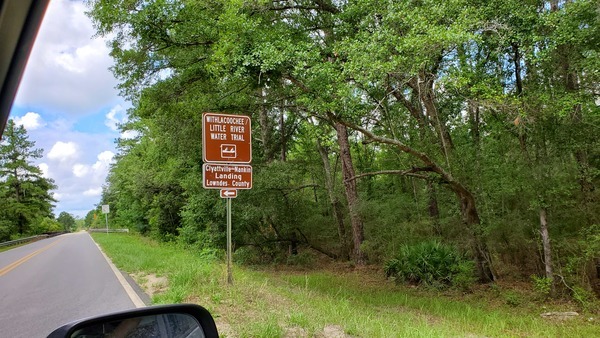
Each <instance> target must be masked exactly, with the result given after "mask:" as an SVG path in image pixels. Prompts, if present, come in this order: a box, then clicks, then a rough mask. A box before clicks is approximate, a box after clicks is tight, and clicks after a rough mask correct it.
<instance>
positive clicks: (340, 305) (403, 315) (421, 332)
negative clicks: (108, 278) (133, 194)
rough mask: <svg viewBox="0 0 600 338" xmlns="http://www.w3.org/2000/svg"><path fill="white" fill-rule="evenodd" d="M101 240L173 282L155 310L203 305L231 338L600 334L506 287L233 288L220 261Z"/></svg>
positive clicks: (118, 237)
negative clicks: (444, 290)
mask: <svg viewBox="0 0 600 338" xmlns="http://www.w3.org/2000/svg"><path fill="white" fill-rule="evenodd" d="M92 236H93V238H94V239H95V240H96V242H98V244H100V246H101V247H102V248H103V250H104V251H105V252H106V253H107V255H108V256H109V257H111V259H112V260H113V262H114V263H115V264H116V265H117V266H118V267H119V268H120V269H122V270H124V271H127V272H128V273H130V274H133V275H135V276H146V275H156V276H161V277H163V278H166V280H168V287H165V288H163V289H162V290H163V292H162V293H157V294H155V295H154V296H153V297H152V298H153V302H154V303H155V304H164V303H179V302H193V303H198V304H201V305H203V306H204V307H206V308H207V309H208V310H209V311H211V313H212V314H213V316H214V317H215V320H216V322H217V325H218V326H219V331H220V333H221V334H223V335H224V336H226V337H344V336H356V337H567V336H568V337H594V336H598V333H599V332H600V325H599V321H598V319H597V318H592V319H590V317H589V316H579V317H577V318H575V319H572V320H568V321H557V320H549V319H545V318H540V313H542V312H546V311H549V310H550V309H544V308H541V307H540V308H538V307H534V306H530V305H529V304H524V305H518V306H515V305H514V304H513V303H510V304H506V302H503V301H502V299H503V296H502V293H501V292H499V291H497V290H496V291H494V290H492V291H487V292H485V293H481V292H478V293H475V294H464V295H463V294H459V293H454V294H441V293H439V292H435V291H430V290H429V291H428V290H421V289H411V288H405V287H401V286H396V285H394V284H393V283H390V282H388V281H386V280H385V279H384V278H383V277H382V276H381V273H378V272H376V271H373V270H368V269H361V270H354V269H345V270H341V271H340V270H339V269H338V270H336V271H325V270H321V271H302V272H301V271H290V270H287V271H277V270H278V269H276V268H273V269H270V270H252V269H249V268H243V267H235V268H234V280H235V282H234V285H233V286H228V285H227V283H226V276H225V266H224V265H223V264H222V263H221V262H220V261H219V260H217V259H215V258H214V256H213V255H210V254H206V253H197V252H192V251H189V250H185V249H182V248H180V247H178V246H176V245H172V244H163V243H160V244H159V243H156V242H154V241H152V240H149V239H147V238H143V237H140V236H136V235H127V234H93V235H92ZM140 278H143V277H140ZM558 307H560V309H561V310H562V311H569V310H572V309H571V308H564V307H565V305H558Z"/></svg>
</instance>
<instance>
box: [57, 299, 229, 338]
mask: <svg viewBox="0 0 600 338" xmlns="http://www.w3.org/2000/svg"><path fill="white" fill-rule="evenodd" d="M100 337H102V338H104V337H106V338H108V337H111V338H112V337H115V338H117V337H118V338H125V337H128V338H136V337H160V338H213V337H219V334H218V332H217V326H216V325H215V321H214V319H213V317H212V316H211V315H210V313H209V312H208V311H207V310H206V309H205V308H203V307H201V306H199V305H195V304H174V305H163V306H151V307H146V308H139V309H133V310H128V311H122V312H116V313H112V314H108V315H103V316H98V317H92V318H88V319H82V320H78V321H75V322H72V323H69V324H66V325H63V326H61V327H59V328H58V329H56V330H54V331H53V332H52V333H50V335H49V336H48V338H100Z"/></svg>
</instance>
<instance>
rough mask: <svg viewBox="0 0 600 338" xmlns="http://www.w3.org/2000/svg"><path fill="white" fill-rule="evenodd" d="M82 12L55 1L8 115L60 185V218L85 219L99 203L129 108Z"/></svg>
mask: <svg viewBox="0 0 600 338" xmlns="http://www.w3.org/2000/svg"><path fill="white" fill-rule="evenodd" d="M85 11H86V6H85V4H84V3H83V2H82V1H70V0H52V1H50V5H49V7H48V10H47V12H46V15H45V17H44V21H43V23H42V26H41V28H40V31H39V33H38V36H37V39H36V42H35V45H34V47H33V51H32V53H31V56H30V58H29V61H28V63H27V67H26V69H25V74H24V75H23V79H22V81H21V85H20V87H19V91H18V93H17V96H16V99H15V102H14V103H13V108H12V111H11V118H12V119H14V120H15V122H17V123H18V124H21V125H23V126H25V128H26V129H27V132H28V135H29V138H30V139H31V140H33V141H35V142H36V147H37V148H42V149H43V150H44V157H43V158H41V159H39V160H38V161H36V164H37V165H39V166H40V168H41V169H42V171H43V172H44V175H46V176H47V177H50V178H52V179H53V180H54V181H55V183H56V185H57V186H58V188H57V189H56V190H55V191H54V196H55V198H56V199H57V200H58V202H57V203H56V207H55V209H54V212H55V214H56V215H58V214H59V213H60V212H62V211H66V212H69V213H71V214H73V215H76V216H85V214H86V213H87V212H88V211H89V210H91V209H93V208H94V207H95V205H97V204H98V203H99V201H100V194H101V191H102V185H103V184H104V182H105V179H106V175H107V173H108V169H109V166H110V164H111V163H112V161H113V157H114V155H115V153H116V150H115V143H114V142H115V139H116V138H117V137H120V136H124V135H120V132H119V130H118V128H117V124H118V123H121V122H124V121H125V119H126V113H125V111H126V109H127V108H128V107H129V104H128V103H127V102H126V101H125V100H124V99H123V98H121V97H119V95H118V91H117V90H116V89H115V86H116V85H117V80H116V79H115V78H114V77H113V75H112V73H111V72H110V70H109V67H110V66H111V65H112V59H111V58H110V57H109V55H108V53H109V50H108V47H107V46H106V41H105V40H104V39H103V38H100V37H94V34H95V31H94V28H93V25H92V23H91V21H90V19H89V18H88V17H87V16H86V15H85Z"/></svg>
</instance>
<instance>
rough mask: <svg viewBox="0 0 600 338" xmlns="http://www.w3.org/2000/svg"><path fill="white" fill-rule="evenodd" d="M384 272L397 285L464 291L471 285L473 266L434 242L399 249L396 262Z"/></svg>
mask: <svg viewBox="0 0 600 338" xmlns="http://www.w3.org/2000/svg"><path fill="white" fill-rule="evenodd" d="M384 271H385V274H386V275H387V276H388V277H391V278H394V279H395V280H396V281H397V282H407V283H410V284H415V285H419V284H424V285H428V286H433V287H436V288H443V287H448V286H459V287H465V288H466V287H468V286H469V285H471V284H472V283H474V281H475V278H474V266H473V262H471V261H469V260H467V259H465V258H464V257H463V256H462V255H461V254H459V253H458V251H457V250H456V249H455V248H453V247H452V246H449V245H444V244H442V243H440V242H438V241H429V242H421V243H419V244H416V245H404V246H402V248H400V252H399V254H398V255H397V256H396V258H393V259H390V260H388V261H387V262H386V263H385V265H384Z"/></svg>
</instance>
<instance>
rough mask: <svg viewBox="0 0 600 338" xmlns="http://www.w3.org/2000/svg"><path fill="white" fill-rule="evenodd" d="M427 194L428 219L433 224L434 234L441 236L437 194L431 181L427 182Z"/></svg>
mask: <svg viewBox="0 0 600 338" xmlns="http://www.w3.org/2000/svg"><path fill="white" fill-rule="evenodd" d="M427 193H428V195H429V201H428V204H429V205H428V211H429V217H430V218H431V221H432V222H433V230H434V231H435V234H436V235H438V236H441V235H442V229H441V228H440V208H439V206H438V200H437V193H436V191H435V186H434V185H433V182H432V181H430V180H429V181H427Z"/></svg>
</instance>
